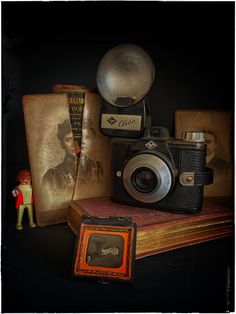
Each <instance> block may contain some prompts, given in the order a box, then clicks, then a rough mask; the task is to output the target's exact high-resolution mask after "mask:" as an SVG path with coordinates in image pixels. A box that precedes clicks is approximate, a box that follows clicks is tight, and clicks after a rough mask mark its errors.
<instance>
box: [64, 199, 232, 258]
mask: <svg viewBox="0 0 236 314" xmlns="http://www.w3.org/2000/svg"><path fill="white" fill-rule="evenodd" d="M83 216H98V217H99V216H102V217H130V218H132V220H133V221H134V222H135V223H136V224H137V242H136V259H138V258H142V257H145V256H149V255H153V254H157V253H161V252H165V251H168V250H172V249H176V248H180V247H184V246H188V245H193V244H197V243H201V242H206V241H210V240H213V239H218V238H222V237H225V236H229V235H232V232H233V212H232V210H230V209H228V207H226V206H224V205H221V204H220V203H219V202H217V201H215V200H214V201H213V200H210V199H205V200H204V204H203V209H202V211H201V212H200V213H198V214H194V215H190V214H174V213H168V212H164V211H163V212H162V211H158V210H153V209H148V208H139V207H133V206H128V205H123V204H117V203H114V202H112V201H110V200H109V199H108V198H93V199H85V200H80V201H73V202H70V204H69V208H68V213H67V221H68V225H69V227H70V228H71V230H72V231H73V232H74V234H77V233H78V230H79V226H80V223H81V220H82V217H83Z"/></svg>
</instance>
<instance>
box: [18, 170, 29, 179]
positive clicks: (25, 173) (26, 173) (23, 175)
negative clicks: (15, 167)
mask: <svg viewBox="0 0 236 314" xmlns="http://www.w3.org/2000/svg"><path fill="white" fill-rule="evenodd" d="M25 178H30V179H31V173H30V172H29V170H21V171H20V172H19V173H18V176H17V180H20V179H25Z"/></svg>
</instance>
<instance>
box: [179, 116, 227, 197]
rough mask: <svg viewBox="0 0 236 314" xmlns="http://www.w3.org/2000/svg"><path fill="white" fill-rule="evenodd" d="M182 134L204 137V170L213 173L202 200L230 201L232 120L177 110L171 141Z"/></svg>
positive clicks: (225, 117)
mask: <svg viewBox="0 0 236 314" xmlns="http://www.w3.org/2000/svg"><path fill="white" fill-rule="evenodd" d="M184 131H203V132H204V133H205V142H206V144H207V150H206V166H207V167H209V168H212V169H213V170H214V179H213V184H210V185H206V186H205V187H204V196H207V197H230V196H232V193H233V158H232V116H231V113H230V112H227V111H219V110H177V111H176V112H175V137H181V134H182V132H184Z"/></svg>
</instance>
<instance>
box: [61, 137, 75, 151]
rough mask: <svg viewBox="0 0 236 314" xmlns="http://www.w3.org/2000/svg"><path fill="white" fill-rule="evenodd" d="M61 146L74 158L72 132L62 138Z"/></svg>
mask: <svg viewBox="0 0 236 314" xmlns="http://www.w3.org/2000/svg"><path fill="white" fill-rule="evenodd" d="M62 146H63V148H65V150H66V152H67V153H68V154H70V155H73V156H75V145H74V139H73V134H72V132H71V133H67V134H66V135H65V136H64V138H63V143H62Z"/></svg>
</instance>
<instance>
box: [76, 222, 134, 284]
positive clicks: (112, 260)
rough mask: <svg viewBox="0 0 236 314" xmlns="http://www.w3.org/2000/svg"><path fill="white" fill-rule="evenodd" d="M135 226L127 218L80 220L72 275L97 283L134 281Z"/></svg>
mask: <svg viewBox="0 0 236 314" xmlns="http://www.w3.org/2000/svg"><path fill="white" fill-rule="evenodd" d="M135 248H136V224H135V223H133V222H132V221H131V220H130V219H128V218H127V219H126V218H117V217H112V218H99V217H85V216H84V217H83V218H82V222H81V226H80V230H79V234H78V239H77V243H76V247H75V257H74V263H73V275H74V276H76V277H87V278H88V277H89V278H94V279H97V280H99V281H112V280H118V281H126V282H131V281H132V280H133V271H134V260H135Z"/></svg>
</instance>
